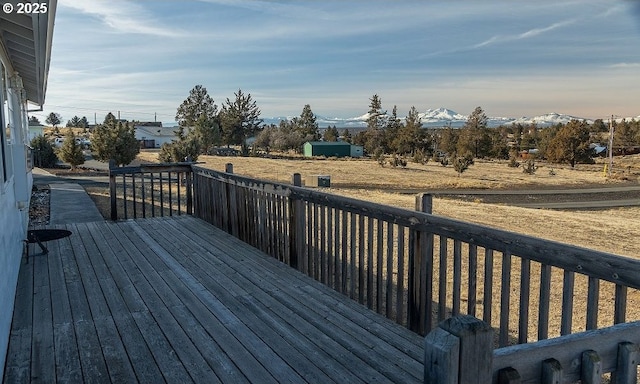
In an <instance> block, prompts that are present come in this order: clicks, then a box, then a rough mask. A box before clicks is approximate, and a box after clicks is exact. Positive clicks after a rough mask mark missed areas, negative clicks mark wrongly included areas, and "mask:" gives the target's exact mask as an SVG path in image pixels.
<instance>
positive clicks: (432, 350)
mask: <svg viewBox="0 0 640 384" xmlns="http://www.w3.org/2000/svg"><path fill="white" fill-rule="evenodd" d="M424 358H425V360H424V382H425V383H436V384H440V383H447V384H453V383H468V384H484V383H491V382H492V376H493V372H492V365H493V329H492V328H491V326H490V325H489V324H487V323H485V322H484V321H482V320H479V319H476V318H475V317H473V316H469V315H462V316H456V317H451V318H449V319H446V320H445V321H443V322H441V323H440V325H439V326H438V328H436V329H435V330H433V331H432V332H430V333H429V334H428V335H427V336H426V337H425V348H424Z"/></svg>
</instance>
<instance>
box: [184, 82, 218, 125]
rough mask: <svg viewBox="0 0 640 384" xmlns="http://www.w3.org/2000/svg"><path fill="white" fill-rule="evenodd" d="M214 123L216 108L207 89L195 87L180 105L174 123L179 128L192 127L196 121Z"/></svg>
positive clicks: (199, 86)
mask: <svg viewBox="0 0 640 384" xmlns="http://www.w3.org/2000/svg"><path fill="white" fill-rule="evenodd" d="M203 116H204V119H206V120H211V121H215V120H216V118H217V116H218V106H217V105H216V104H215V102H214V101H213V99H212V98H211V96H209V94H208V93H207V89H206V88H205V87H203V86H202V85H199V84H198V85H196V86H195V87H193V89H191V91H189V96H188V97H187V98H186V99H185V100H184V101H183V102H182V104H180V106H179V107H178V111H177V112H176V121H177V122H178V125H180V126H181V127H188V128H191V127H193V126H194V125H195V124H196V122H197V121H198V119H200V118H201V117H203Z"/></svg>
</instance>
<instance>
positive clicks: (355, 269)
mask: <svg viewBox="0 0 640 384" xmlns="http://www.w3.org/2000/svg"><path fill="white" fill-rule="evenodd" d="M193 169H194V215H196V216H198V217H200V218H202V219H204V220H206V221H208V222H210V223H212V224H214V225H216V226H218V227H220V228H222V229H224V230H226V231H227V232H229V233H231V234H233V235H234V236H237V237H239V238H240V239H242V240H244V241H245V242H247V243H249V244H252V245H254V246H255V247H257V248H259V249H261V250H262V251H264V252H266V253H268V254H270V255H272V256H273V257H275V258H277V259H279V260H282V261H283V262H285V263H288V264H289V265H291V266H293V267H294V268H297V269H298V270H300V271H302V272H304V273H305V274H308V275H309V276H312V277H313V278H315V279H317V280H319V281H322V282H323V283H325V284H327V285H329V286H331V287H333V288H334V289H336V290H337V291H339V292H342V293H344V294H345V295H347V296H349V297H351V298H353V299H355V300H357V301H359V302H360V303H362V304H364V305H366V306H367V307H369V308H371V309H372V310H375V311H377V312H379V313H381V314H384V315H386V316H387V317H389V318H391V319H393V320H395V321H397V322H398V323H401V324H405V325H406V326H408V327H409V328H410V329H412V330H414V331H416V332H418V333H420V334H426V333H428V332H429V330H430V329H432V327H433V326H434V325H436V324H437V323H438V322H440V321H442V320H444V319H446V318H449V317H451V316H457V315H460V314H469V315H472V316H479V317H481V318H482V319H483V320H485V321H486V322H487V323H489V324H492V325H493V326H494V327H496V328H497V329H498V330H499V331H498V335H497V340H496V344H497V345H499V346H506V345H511V344H518V343H527V342H529V341H536V340H542V339H547V338H549V337H554V336H560V335H568V334H571V333H574V332H579V331H583V330H590V329H596V328H602V327H605V326H609V325H613V324H617V323H622V322H625V321H627V320H629V318H633V319H635V320H637V319H639V318H640V315H639V313H640V310H638V309H637V308H638V307H639V305H640V296H639V291H638V289H639V288H640V263H639V262H638V261H636V260H632V259H629V258H624V257H620V256H616V255H613V254H608V253H604V252H599V251H594V250H590V249H585V248H580V247H575V246H571V245H567V244H561V243H557V242H553V241H547V240H542V239H538V238H534V237H530V236H525V235H521V234H516V233H512V232H508V231H503V230H498V229H493V228H488V227H485V226H481V225H475V224H470V223H466V222H461V221H457V220H452V219H448V218H444V217H438V216H434V215H430V214H427V213H423V212H417V211H409V210H405V209H400V208H395V207H391V206H385V205H381V204H374V203H370V202H365V201H360V200H356V199H351V198H347V197H342V196H337V195H333V194H329V193H326V192H322V191H319V190H312V189H308V188H302V187H299V186H295V185H287V184H280V183H271V182H267V181H261V180H256V179H252V178H247V177H242V176H238V175H234V174H232V168H231V167H229V168H228V169H227V172H217V171H213V170H210V169H204V168H201V167H194V168H193ZM299 181H300V177H299V175H297V176H294V180H293V184H299ZM428 201H429V200H428V199H420V204H419V205H428ZM568 235H569V234H568ZM627 303H631V304H630V305H628V304H627Z"/></svg>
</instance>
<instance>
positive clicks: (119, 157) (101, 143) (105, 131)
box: [91, 113, 140, 165]
mask: <svg viewBox="0 0 640 384" xmlns="http://www.w3.org/2000/svg"><path fill="white" fill-rule="evenodd" d="M109 115H111V116H113V115H112V114H111V113H110V114H109ZM109 115H107V117H106V118H105V124H101V125H99V126H97V127H96V129H95V131H94V133H93V137H92V140H91V151H92V154H93V157H94V158H95V159H96V160H99V161H105V162H106V161H109V160H111V159H113V160H115V162H116V164H117V165H127V164H129V163H130V162H132V161H133V160H134V159H135V158H136V156H137V155H138V153H140V145H139V143H138V140H137V139H136V135H135V127H134V126H133V124H129V123H123V122H122V121H117V122H116V119H115V117H114V118H111V116H109Z"/></svg>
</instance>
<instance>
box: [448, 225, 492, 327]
mask: <svg viewBox="0 0 640 384" xmlns="http://www.w3.org/2000/svg"><path fill="white" fill-rule="evenodd" d="M448 258H449V255H448V254H447V238H446V237H445V236H440V274H439V276H438V285H439V287H438V322H441V321H442V320H444V319H445V318H446V317H447V276H448V271H447V264H448V263H447V259H448ZM485 321H486V320H485Z"/></svg>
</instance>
